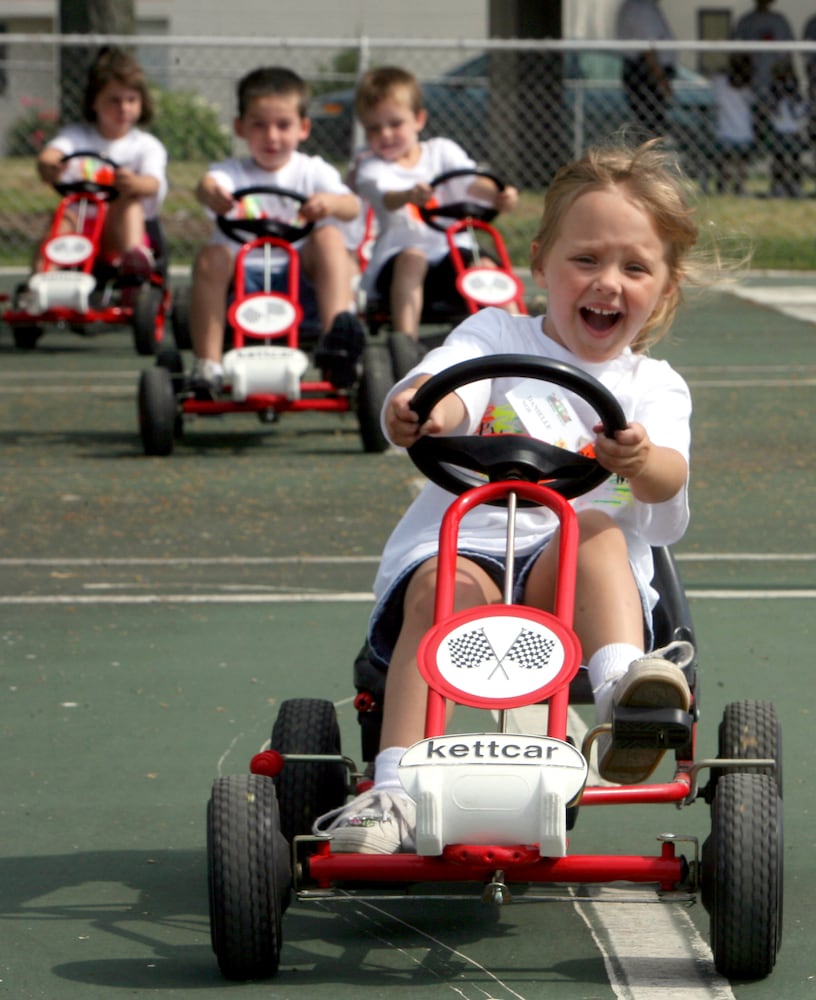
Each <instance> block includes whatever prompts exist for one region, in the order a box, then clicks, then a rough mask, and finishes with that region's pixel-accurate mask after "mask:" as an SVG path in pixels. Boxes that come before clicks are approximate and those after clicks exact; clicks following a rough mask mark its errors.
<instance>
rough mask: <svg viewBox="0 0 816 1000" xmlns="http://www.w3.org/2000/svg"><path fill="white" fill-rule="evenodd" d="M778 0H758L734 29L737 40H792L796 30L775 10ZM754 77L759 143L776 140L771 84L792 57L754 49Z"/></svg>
mask: <svg viewBox="0 0 816 1000" xmlns="http://www.w3.org/2000/svg"><path fill="white" fill-rule="evenodd" d="M773 2H774V0H754V10H752V11H749V12H748V13H747V14H743V15H742V17H741V18H740V19H739V20H738V21H737V24H736V27H735V28H734V35H733V37H734V39H736V40H738V41H747V42H792V41H793V29H792V28H791V26H790V22H789V21H788V19H787V18H786V17H785V15H784V14H780V13H779V11H776V10H771V5H772V4H773ZM750 55H751V62H752V67H753V70H752V74H751V76H752V80H753V87H754V133H755V135H756V139H757V142H758V144H759V145H769V146H770V148H771V149H772V143H773V141H774V134H773V129H772V126H771V114H772V110H773V106H774V97H773V95H772V93H771V84H772V81H773V78H774V73H775V67H776V66H777V64H778V63H780V62H787V63H790V65H791V67H792V65H793V64H792V63H791V60H790V56H788V55H786V54H785V53H781V52H751V53H750Z"/></svg>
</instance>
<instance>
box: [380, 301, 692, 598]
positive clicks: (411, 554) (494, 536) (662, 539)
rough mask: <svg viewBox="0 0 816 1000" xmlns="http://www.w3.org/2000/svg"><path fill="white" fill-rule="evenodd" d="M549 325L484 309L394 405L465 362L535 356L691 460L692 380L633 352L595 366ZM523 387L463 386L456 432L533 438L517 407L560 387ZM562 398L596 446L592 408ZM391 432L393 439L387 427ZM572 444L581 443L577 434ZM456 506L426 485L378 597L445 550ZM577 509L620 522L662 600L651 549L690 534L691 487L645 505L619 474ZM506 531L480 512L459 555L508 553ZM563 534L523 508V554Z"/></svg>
mask: <svg viewBox="0 0 816 1000" xmlns="http://www.w3.org/2000/svg"><path fill="white" fill-rule="evenodd" d="M542 322H543V320H542V317H540V316H539V317H532V316H511V315H510V314H509V313H507V312H505V311H504V310H502V309H492V308H488V309H482V310H481V311H480V312H478V313H476V314H475V315H474V316H471V317H469V318H468V319H466V320H465V321H464V322H463V323H462V324H460V326H458V327H457V328H456V329H455V330H454V331H453V332H452V333H451V334H450V335H449V336H448V338H447V339H446V341H445V343H444V344H443V345H442V346H441V347H438V348H436V349H435V350H433V351H430V352H429V353H428V354H427V355H426V356H425V357H424V358H423V359H422V360H421V361H420V362H419V363H418V364H417V366H416V367H415V368H414V369H413V370H412V371H411V372H409V373H408V374H407V375H406V376H405V378H404V379H402V380H401V381H400V382H398V383H397V384H396V385H395V386H394V388H393V389H392V390H391V393H390V394H389V397H388V400H390V398H391V396H393V394H394V393H396V392H398V391H399V390H400V389H402V388H404V387H405V386H406V385H408V384H410V383H411V382H412V381H413V379H414V378H415V377H416V376H417V375H420V374H425V375H435V374H437V373H438V372H441V371H444V370H446V369H448V368H450V367H451V366H452V365H454V364H457V363H459V362H460V361H465V360H468V359H472V358H479V357H489V356H490V355H495V354H523V355H534V356H537V357H541V358H549V359H552V360H553V361H559V362H566V363H567V364H570V365H573V366H575V367H577V368H580V369H581V370H582V371H585V372H586V373H587V374H589V375H592V376H594V378H596V379H597V380H598V381H599V382H601V383H602V384H603V385H604V386H605V387H606V388H607V389H608V390H609V391H610V392H611V393H612V394H613V395H614V396H615V398H616V399H617V400H618V402H619V403H620V405H621V408H622V409H623V412H624V414H625V416H626V419H627V421H629V422H632V421H637V422H638V423H641V424H643V425H644V427H645V428H646V429H647V431H648V433H649V437H650V438H651V440H652V441H653V442H654V443H655V444H657V445H662V446H665V447H668V448H673V449H675V450H676V451H678V452H679V453H680V454H681V455H683V456H684V457H685V458H686V460H688V455H689V447H690V437H691V429H690V417H691V396H690V394H689V391H688V387H687V385H686V383H685V381H684V380H683V379H682V378H681V376H680V375H678V373H677V372H676V371H674V369H673V368H672V367H671V366H670V365H669V364H668V363H667V362H666V361H659V360H656V359H654V358H650V357H648V356H646V355H643V354H634V353H632V351H631V350H630V349H628V348H627V349H626V350H624V351H623V353H621V354H620V355H619V356H618V357H617V358H615V359H614V360H612V361H610V362H607V363H604V364H588V363H587V362H585V361H581V360H580V359H579V358H577V357H576V356H575V355H574V354H572V353H571V352H570V351H568V350H567V349H566V348H564V347H562V346H561V345H559V344H557V343H555V341H553V340H551V339H550V338H549V337H547V336H546V335H545V334H544V332H543V329H542ZM520 382H521V380H519V379H507V378H497V379H492V380H486V381H481V382H477V383H472V384H470V385H467V386H463V387H462V388H460V389H458V390H457V394H458V395H459V396H460V397H461V399H462V401H463V402H464V404H465V408H466V411H467V417H466V420H465V422H464V423H463V426H462V427H460V428H459V429H458V430H457V431H456V432H455V433H456V434H474V433H476V432H477V431H479V430H480V429H481V430H482V431H484V432H486V433H501V432H513V431H514V430H517V431H519V432H521V433H529V430H528V429H527V428H526V427H525V425H524V423H523V422H522V420H521V418H520V417H519V415H518V410H519V408H520V407H519V400H520V399H521V398H523V397H534V396H535V393H536V392H539V393H540V394H541V396H542V397H545V396H548V397H552V393H553V387H552V385H551V384H548V383H545V382H535V381H530V380H525V381H524V383H523V385H521V386H520ZM556 391H557V393H558V395H559V397H560V398H563V400H564V401H565V403H566V405H567V407H568V408H569V411H570V412H571V413H574V414H575V415H576V416H577V418H578V423H580V424H581V425H582V428H583V432H582V437H581V435H578V437H579V443H580V439H588V440H591V439H593V438H594V433H593V432H592V427H593V425H594V424H595V423H597V416H596V414H595V412H594V410H593V409H592V407H591V406H589V405H588V404H586V403H584V402H583V401H581V400H580V399H579V398H578V397H577V396H575V395H574V394H572V393H570V392H568V391H567V390H563V389H558V390H556ZM508 394H509V397H510V398H508ZM388 400H386V404H385V405H386V407H387V405H388ZM511 400H513V402H511ZM514 402H515V406H514ZM557 408H558V406H557V403H556V409H557ZM383 413H385V409H384V410H383ZM383 429H384V431H386V433H387V428H386V427H385V423H384V422H383ZM572 440H573V441H575V440H576V434H575V432H574V430H573V431H572ZM551 443H559V442H551ZM452 499H453V497H452V494H451V493H449V492H448V491H446V490H443V489H441V488H440V487H439V486H436V485H435V484H433V483H428V484H427V485H426V486H425V487H424V488H423V490H422V492H421V493H420V494H419V496H418V497H417V498H416V500H415V501H414V502H413V503H412V504H411V506H410V507H409V508H408V510H407V511H406V513H405V514H404V516H403V517H402V519H401V521H400V522H399V524H398V525H397V526H396V528H395V529H394V531H393V533H392V534H391V537H390V538H389V539H388V541H387V543H386V545H385V549H384V552H383V555H382V560H381V562H380V567H379V571H378V573H377V577H376V580H375V583H374V593H375V597H376V598H377V599H378V600H379V599H380V598H382V597H383V595H384V594H385V593H386V592H387V591H388V589H389V588H390V586H391V585H392V584H393V583H394V582H395V581H396V580H397V579H398V578H399V577H400V576H401V575H402V573H403V572H404V571H405V570H406V569H407V568H408V567H410V566H411V565H414V564H415V563H416V562H418V561H420V560H424V559H426V558H428V557H429V556H431V555H434V554H435V553H436V552H437V551H438V548H439V540H438V539H439V525H440V523H441V520H442V516H443V514H444V512H445V511H446V510H447V508H448V506H449V505H450V503H451V501H452ZM572 504H573V506H574V507H575V508H576V509H581V508H586V507H591V506H598V505H599V506H601V508H602V509H603V510H604V511H606V512H607V513H608V514H610V515H611V516H612V517H614V518H615V519H616V520H617V521H618V523H619V524H620V526H621V528H622V530H623V532H624V534H625V536H626V540H627V544H628V548H629V555H630V561H631V563H632V568H633V571H634V573H635V576H636V577H637V579H638V582H639V584H640V585H641V589H642V591H643V592H644V593H649V594H651V597H652V601H653V602H654V601H655V600H656V597H657V595H656V593H655V592H654V591H653V590H652V589H651V587H650V582H651V579H652V576H653V575H654V565H653V560H652V553H651V546H653V545H670V544H672V543H674V542H676V541H677V540H678V539H679V538H681V537H682V535H683V533H684V532H685V530H686V527H687V525H688V519H689V508H688V482H686V483H685V484H684V485H683V487H682V488H681V489H680V490H679V491H678V492H677V494H676V495H675V496H674V497H672V498H671V499H670V500H666V501H665V502H663V503H659V504H645V503H641V502H640V501H638V500H636V499H635V498H634V497H633V496H632V493H631V490H630V489H629V487H628V484H627V483H626V482H625V481H623V482H619V481H618V480H617V477H615V476H610V478H609V480H607V481H606V482H604V483H602V484H601V485H600V486H597V487H596V488H595V489H594V490H592V491H591V492H589V493H587V494H585V495H584V496H583V497H578V498H577V499H575V500H573V501H572ZM506 524H507V515H506V511H505V510H504V509H503V508H498V507H487V506H483V507H477V508H475V509H474V510H472V511H471V512H469V513H468V514H467V515H466V516H465V518H464V519H463V522H462V525H461V529H460V533H459V548H460V549H469V550H471V551H475V552H480V553H485V554H491V555H496V556H503V555H504V553H505V549H506ZM555 527H556V521H555V515H554V514H552V513H551V512H550V511H549V510H546V509H545V508H537V507H534V508H531V507H526V508H520V509H519V511H518V512H517V521H516V551H517V553H518V554H519V555H524V554H525V553H528V552H531V551H532V550H534V549H535V548H537V547H538V546H539V545H540V544H541V543H542V542H544V541H546V540H547V539H548V538H549V537H550V535H551V534H552V533H553V531H554V530H555Z"/></svg>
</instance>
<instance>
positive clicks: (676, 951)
mask: <svg viewBox="0 0 816 1000" xmlns="http://www.w3.org/2000/svg"><path fill="white" fill-rule="evenodd" d="M588 892H589V895H590V901H586V900H583V899H580V900H579V899H576V901H575V904H574V908H575V911H576V912H577V913H578V915H579V916H580V917H581V919H582V920H583V921H584V923H585V924H586V925H587V927H588V928H589V931H590V933H591V934H592V937H593V939H594V940H595V943H596V945H597V947H598V950H599V951H600V953H601V955H602V956H603V960H604V965H605V966H606V971H607V976H608V977H609V984H610V986H611V987H612V991H613V992H614V994H615V996H616V997H618V998H619V1000H654V998H655V997H656V996H658V995H660V996H663V995H665V996H666V997H671V998H672V1000H734V993H733V992H732V990H731V986H730V985H729V983H728V981H727V980H726V979H724V978H723V977H722V976H720V975H719V973H718V972H717V971H716V969H715V968H714V961H713V958H712V955H711V951H710V949H709V948H708V945H707V944H706V942H705V941H704V940H703V939H702V938H701V937H700V935H699V933H698V932H697V928H696V927H695V926H694V924H693V923H692V921H691V920H690V919H689V916H688V914H687V913H686V911H685V910H683V909H680V907H679V906H674V905H672V904H669V903H666V904H663V903H643V904H642V905H637V903H634V902H633V903H617V902H615V903H613V902H604V901H603V899H604V895H605V894H606V893H608V892H614V893H615V896H616V898H620V889H618V888H615V889H609V888H607V887H604V886H601V887H598V886H592V887H589V888H588ZM592 898H595V899H597V900H598V902H592V901H591V899H592Z"/></svg>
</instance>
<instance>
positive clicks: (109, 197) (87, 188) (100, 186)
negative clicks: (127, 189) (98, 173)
mask: <svg viewBox="0 0 816 1000" xmlns="http://www.w3.org/2000/svg"><path fill="white" fill-rule="evenodd" d="M85 156H87V157H92V158H93V159H94V160H99V161H100V163H105V164H107V165H108V166H109V167H111V168H112V169H113V171H114V172H116V171H117V170H118V169H119V164H118V163H116V162H115V161H114V160H112V159H111V158H110V157H109V156H103V155H102V154H101V153H97V152H96V151H95V150H93V149H78V150H77V151H76V152H75V153H66V155H65V156H63V158H62V160H61V161H60V162H61V163H68V161H69V160H78V159H80V158H81V157H85ZM54 190H55V191H57V192H58V193H59V194H61V195H62V196H63V197H65V195H68V194H95V195H96V196H97V197H98V198H100V199H101V200H102V201H113V200H114V199H115V198H118V197H119V192H118V191H117V189H116V188H115V187H114V186H113V184H104V183H102V182H101V181H94V180H90V179H86V178H83V179H82V180H78V181H56V183H55V184H54Z"/></svg>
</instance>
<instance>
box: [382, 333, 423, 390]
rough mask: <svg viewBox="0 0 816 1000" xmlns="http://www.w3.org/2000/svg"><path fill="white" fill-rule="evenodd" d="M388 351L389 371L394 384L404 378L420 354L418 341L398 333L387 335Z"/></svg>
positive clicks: (405, 334)
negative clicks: (389, 355)
mask: <svg viewBox="0 0 816 1000" xmlns="http://www.w3.org/2000/svg"><path fill="white" fill-rule="evenodd" d="M388 350H389V352H390V354H391V370H392V372H393V375H394V382H395V383H396V382H399V380H400V379H402V378H405V376H406V375H407V374H408V372H409V371H410V370H411V369H412V368H413V367H414V365H415V364H416V363H417V362H418V361H419V359H420V357H421V354H422V352H421V350H420V345H419V341H418V340H417V339H416V338H415V337H410V336H409V335H408V334H407V333H401V332H400V331H395V332H394V333H391V334H389V335H388Z"/></svg>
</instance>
